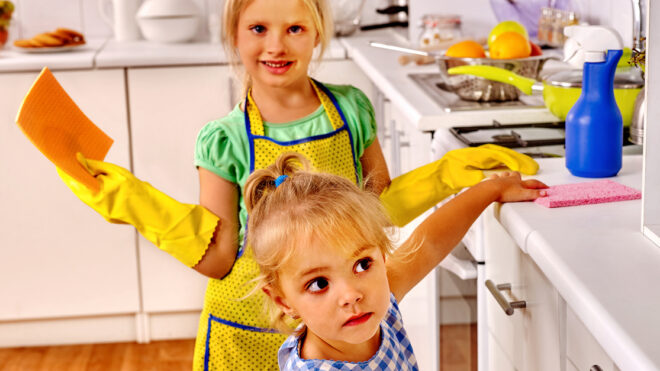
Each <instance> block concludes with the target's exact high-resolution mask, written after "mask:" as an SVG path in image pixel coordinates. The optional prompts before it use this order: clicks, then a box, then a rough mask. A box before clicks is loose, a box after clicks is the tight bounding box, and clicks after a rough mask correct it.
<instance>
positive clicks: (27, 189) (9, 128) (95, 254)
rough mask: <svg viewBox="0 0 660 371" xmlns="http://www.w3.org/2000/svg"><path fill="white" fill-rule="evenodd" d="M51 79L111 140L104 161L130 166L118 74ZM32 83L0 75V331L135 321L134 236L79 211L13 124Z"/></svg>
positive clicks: (29, 77) (27, 76)
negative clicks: (3, 325) (87, 318)
mask: <svg viewBox="0 0 660 371" xmlns="http://www.w3.org/2000/svg"><path fill="white" fill-rule="evenodd" d="M54 74H55V77H56V78H57V80H58V81H59V82H60V84H61V85H62V86H63V87H64V89H65V90H66V91H67V93H68V94H69V95H70V96H71V98H73V100H74V101H75V102H76V103H77V104H78V106H79V107H80V108H81V109H82V111H83V112H84V113H85V114H86V115H87V116H88V117H89V118H90V119H91V120H92V121H93V122H94V123H95V124H96V125H97V126H99V127H100V128H101V129H102V130H103V131H105V132H106V133H107V134H108V135H109V136H110V137H112V138H113V139H114V144H113V146H112V148H111V149H110V152H109V153H108V156H107V157H106V160H107V161H110V162H113V163H116V164H118V165H121V166H124V167H128V166H129V150H128V144H129V141H128V126H127V121H126V117H127V114H126V95H125V87H124V75H123V72H122V71H121V70H102V71H65V72H55V73H54ZM37 75H38V74H37V73H12V74H0V96H1V97H2V99H1V100H0V117H1V118H2V121H3V125H2V129H1V130H2V131H1V132H0V158H2V161H0V173H1V174H2V181H1V182H0V205H2V210H3V212H2V213H0V225H2V233H0V246H2V248H1V249H0V298H2V305H0V322H1V321H11V320H22V319H40V318H52V317H69V316H83V315H103V314H119V313H132V312H137V311H138V309H139V302H138V300H139V298H138V284H137V282H138V279H137V255H136V246H135V230H134V229H133V227H131V226H126V225H116V224H110V223H108V222H106V221H105V220H104V219H103V218H101V216H99V215H98V214H97V213H96V212H94V211H93V210H92V209H91V208H89V207H88V206H87V205H85V204H84V203H82V202H81V201H80V200H79V199H78V198H77V197H76V196H75V195H74V194H73V193H72V192H71V191H70V190H69V189H68V188H67V187H66V186H65V185H64V183H63V182H62V181H61V180H60V178H59V177H58V175H57V173H56V171H55V167H54V166H53V164H52V163H51V162H50V161H48V159H46V157H45V156H44V155H42V154H41V152H39V151H38V150H37V149H36V148H35V147H34V146H33V145H32V143H30V141H29V140H28V139H27V137H25V136H24V135H23V133H22V132H21V130H20V129H19V127H18V126H17V125H16V124H15V123H14V119H15V117H16V113H17V111H18V108H19V106H20V104H21V101H22V99H23V97H24V96H25V94H26V93H27V92H28V89H29V88H30V86H31V85H32V82H33V81H34V79H35V78H36V77H37ZM90 331H93V330H92V329H90ZM1 332H2V331H0V333H1Z"/></svg>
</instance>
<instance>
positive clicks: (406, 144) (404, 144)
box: [398, 130, 410, 148]
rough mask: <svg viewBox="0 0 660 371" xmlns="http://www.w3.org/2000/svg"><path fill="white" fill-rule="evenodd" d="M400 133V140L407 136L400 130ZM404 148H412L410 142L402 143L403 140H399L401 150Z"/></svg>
mask: <svg viewBox="0 0 660 371" xmlns="http://www.w3.org/2000/svg"><path fill="white" fill-rule="evenodd" d="M398 133H399V138H401V137H403V136H405V135H406V133H404V131H403V130H399V131H398ZM403 147H410V142H402V141H401V140H399V148H403Z"/></svg>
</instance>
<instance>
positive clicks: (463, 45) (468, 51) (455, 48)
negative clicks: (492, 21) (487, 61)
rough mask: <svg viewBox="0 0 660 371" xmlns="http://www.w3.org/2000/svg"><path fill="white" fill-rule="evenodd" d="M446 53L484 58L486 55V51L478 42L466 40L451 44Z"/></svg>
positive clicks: (458, 56)
mask: <svg viewBox="0 0 660 371" xmlns="http://www.w3.org/2000/svg"><path fill="white" fill-rule="evenodd" d="M445 55H446V56H448V57H456V58H484V57H486V51H485V50H484V47H483V46H481V44H479V43H478V42H476V41H472V40H465V41H459V42H457V43H456V44H454V45H452V46H450V47H449V48H448V49H447V51H446V52H445Z"/></svg>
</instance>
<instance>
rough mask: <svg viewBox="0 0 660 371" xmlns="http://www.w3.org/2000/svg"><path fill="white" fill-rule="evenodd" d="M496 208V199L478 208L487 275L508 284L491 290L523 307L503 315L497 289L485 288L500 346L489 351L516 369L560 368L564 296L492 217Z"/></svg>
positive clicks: (491, 325)
mask: <svg viewBox="0 0 660 371" xmlns="http://www.w3.org/2000/svg"><path fill="white" fill-rule="evenodd" d="M498 209H499V206H498V205H491V206H490V207H489V208H488V209H487V210H486V211H485V212H484V214H483V215H484V218H485V219H484V225H485V231H484V232H485V239H484V240H485V255H486V260H485V261H486V264H485V265H486V280H490V281H491V282H493V283H494V284H495V285H497V286H498V288H501V285H503V284H508V285H509V287H510V288H509V289H506V288H501V289H499V290H498V289H496V290H495V291H498V292H499V293H501V294H502V295H503V296H504V299H505V300H507V301H508V302H515V301H524V302H525V303H526V307H524V308H519V309H518V308H517V309H515V310H514V312H513V314H512V315H507V314H506V313H505V311H504V310H503V308H501V307H500V305H499V304H498V302H497V301H496V299H495V295H497V294H496V293H492V292H489V293H487V296H488V298H487V299H486V300H487V315H488V328H489V332H490V334H491V335H492V338H493V339H494V341H495V342H496V343H497V345H498V346H499V347H500V348H501V351H502V352H504V354H503V355H502V354H491V353H490V352H492V351H497V348H495V347H494V346H490V347H489V355H488V356H489V357H490V358H493V359H497V358H508V359H509V360H510V361H511V363H512V365H513V366H514V367H515V368H516V369H518V370H539V371H542V370H560V369H561V368H560V365H561V364H562V359H561V358H562V356H561V354H562V345H561V340H562V337H561V336H560V334H561V331H560V329H562V328H564V326H565V321H564V320H562V318H561V316H560V313H561V310H562V308H564V307H565V302H564V301H563V300H561V297H560V296H559V294H558V292H557V290H556V289H555V288H554V286H552V284H551V283H550V281H549V280H548V279H547V278H546V277H545V275H544V274H543V273H542V272H541V271H540V269H539V268H538V266H537V265H536V264H535V263H534V261H533V260H532V259H531V258H530V257H529V255H527V254H526V253H524V252H523V251H522V250H521V249H520V248H519V247H518V246H517V245H516V243H515V242H514V241H513V239H512V238H511V237H510V236H509V234H508V233H507V232H506V230H505V229H504V228H503V227H502V226H501V224H499V222H497V220H495V217H494V213H496V212H498ZM487 282H488V281H487ZM491 369H495V370H496V369H497V368H491Z"/></svg>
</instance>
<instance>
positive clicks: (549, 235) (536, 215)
mask: <svg viewBox="0 0 660 371" xmlns="http://www.w3.org/2000/svg"><path fill="white" fill-rule="evenodd" d="M537 161H538V162H539V165H540V171H539V173H538V174H537V176H535V177H536V178H538V179H540V180H541V181H543V182H545V183H546V184H548V185H556V184H565V183H576V182H586V181H592V180H594V179H586V178H578V177H574V176H572V175H570V173H569V172H568V170H566V167H565V165H564V159H539V160H537ZM611 179H612V180H614V181H617V182H619V183H622V184H625V185H628V186H631V187H634V188H636V189H641V184H642V156H624V157H623V168H622V170H621V172H620V173H619V175H618V176H616V177H614V178H611ZM641 207H642V203H641V200H634V201H623V202H612V203H604V204H596V205H584V206H574V207H563V208H553V209H548V208H545V207H543V206H540V205H537V204H535V203H531V202H526V203H508V204H503V205H502V206H501V208H500V213H499V217H498V218H499V220H500V222H501V223H502V224H503V225H504V227H505V228H506V229H507V230H508V231H509V233H510V234H511V236H512V237H513V238H514V240H515V241H516V243H517V244H518V245H519V246H520V247H521V249H522V250H524V251H525V252H526V253H528V254H529V255H530V257H531V258H532V259H533V260H534V261H535V262H536V264H537V265H538V266H539V268H540V269H541V270H542V271H543V273H544V274H545V275H546V276H547V277H548V279H549V280H550V281H551V282H552V283H553V285H554V286H555V287H556V288H557V290H558V292H559V294H560V295H561V296H562V297H563V298H564V299H565V300H566V303H567V304H568V305H569V306H570V307H571V308H572V309H573V311H574V312H575V313H576V314H577V316H578V317H579V318H580V320H581V321H582V322H583V323H584V324H585V325H586V327H587V328H588V329H589V331H590V332H591V333H592V334H593V336H594V337H595V338H596V339H597V340H598V342H599V343H600V344H601V346H602V347H603V349H604V350H605V351H606V352H607V353H608V355H609V356H610V357H611V358H612V360H614V362H615V363H616V364H617V365H618V366H619V367H620V368H621V369H622V370H657V369H660V337H658V334H660V316H658V315H657V314H656V313H657V312H656V311H657V310H658V308H660V295H659V294H658V293H657V291H656V289H655V287H654V285H655V283H657V282H660V248H659V247H658V246H656V245H655V244H653V243H652V242H651V241H650V240H648V239H646V238H645V237H644V236H643V235H642V232H641Z"/></svg>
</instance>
